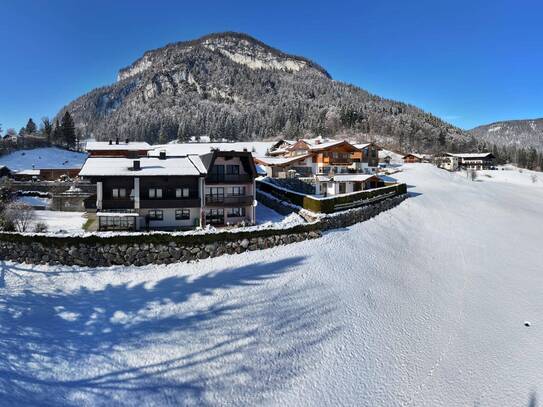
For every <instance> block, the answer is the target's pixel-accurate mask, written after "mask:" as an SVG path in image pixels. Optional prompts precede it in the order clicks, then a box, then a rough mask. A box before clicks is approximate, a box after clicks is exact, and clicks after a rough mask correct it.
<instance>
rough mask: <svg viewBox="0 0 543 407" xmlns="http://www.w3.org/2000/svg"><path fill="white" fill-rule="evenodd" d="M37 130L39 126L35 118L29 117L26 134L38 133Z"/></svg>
mask: <svg viewBox="0 0 543 407" xmlns="http://www.w3.org/2000/svg"><path fill="white" fill-rule="evenodd" d="M36 130H38V127H37V126H36V123H34V120H32V118H30V119H28V122H27V123H26V127H25V132H26V134H34V133H36Z"/></svg>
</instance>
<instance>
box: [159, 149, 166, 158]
mask: <svg viewBox="0 0 543 407" xmlns="http://www.w3.org/2000/svg"><path fill="white" fill-rule="evenodd" d="M158 158H159V159H160V160H165V159H166V150H162V151H160V153H159V155H158Z"/></svg>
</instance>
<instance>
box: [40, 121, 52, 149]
mask: <svg viewBox="0 0 543 407" xmlns="http://www.w3.org/2000/svg"><path fill="white" fill-rule="evenodd" d="M41 123H42V133H43V136H44V137H45V138H46V140H47V143H48V144H51V142H52V138H53V124H52V123H51V121H50V120H49V118H48V117H44V118H42V119H41Z"/></svg>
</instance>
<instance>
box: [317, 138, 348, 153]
mask: <svg viewBox="0 0 543 407" xmlns="http://www.w3.org/2000/svg"><path fill="white" fill-rule="evenodd" d="M340 145H346V146H349V147H351V149H352V150H353V151H359V148H357V147H356V146H355V145H353V144H351V143H349V142H348V141H346V140H334V141H329V142H327V143H320V144H314V145H312V146H311V147H310V150H311V151H320V150H327V149H329V148H332V147H337V146H340Z"/></svg>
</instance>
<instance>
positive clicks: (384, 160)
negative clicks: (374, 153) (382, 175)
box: [378, 151, 392, 165]
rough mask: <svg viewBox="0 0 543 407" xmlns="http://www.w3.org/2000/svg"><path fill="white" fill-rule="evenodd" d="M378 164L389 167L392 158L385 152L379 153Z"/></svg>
mask: <svg viewBox="0 0 543 407" xmlns="http://www.w3.org/2000/svg"><path fill="white" fill-rule="evenodd" d="M378 155H379V164H383V165H389V164H390V163H391V162H392V156H391V155H390V154H388V153H387V152H386V151H379V152H378Z"/></svg>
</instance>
